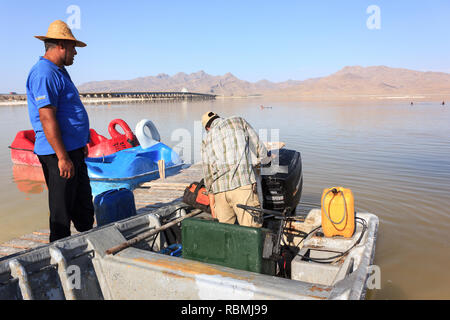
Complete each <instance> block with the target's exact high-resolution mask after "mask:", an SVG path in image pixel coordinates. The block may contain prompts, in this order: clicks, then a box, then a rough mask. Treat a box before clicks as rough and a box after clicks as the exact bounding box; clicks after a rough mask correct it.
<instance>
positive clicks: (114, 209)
mask: <svg viewBox="0 0 450 320" xmlns="http://www.w3.org/2000/svg"><path fill="white" fill-rule="evenodd" d="M94 210H95V219H96V221H97V226H98V227H100V226H103V225H105V224H108V223H111V222H116V221H119V220H122V219H126V218H129V217H131V216H135V215H136V204H135V202H134V195H133V192H132V191H131V190H129V189H112V190H108V191H105V192H103V193H101V194H99V195H98V196H96V197H95V198H94Z"/></svg>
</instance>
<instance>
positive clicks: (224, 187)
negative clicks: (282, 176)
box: [201, 117, 270, 194]
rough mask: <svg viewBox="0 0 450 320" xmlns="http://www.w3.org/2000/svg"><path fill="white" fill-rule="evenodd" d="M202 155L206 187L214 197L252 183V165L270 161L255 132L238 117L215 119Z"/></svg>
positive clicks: (253, 175) (253, 174)
mask: <svg viewBox="0 0 450 320" xmlns="http://www.w3.org/2000/svg"><path fill="white" fill-rule="evenodd" d="M201 154H202V162H203V166H202V168H203V175H204V178H205V185H206V188H207V190H208V192H212V193H214V194H216V193H220V192H224V191H230V190H234V189H236V188H239V187H242V186H246V185H249V184H253V183H255V182H256V179H255V173H254V172H253V166H255V165H257V164H259V163H261V162H263V163H266V162H267V161H268V160H270V158H268V157H267V149H266V147H265V146H264V144H263V143H261V142H260V140H259V137H258V135H257V133H256V131H255V130H254V129H253V128H252V127H251V126H250V124H249V123H248V122H247V121H245V120H244V119H242V118H241V117H231V118H227V119H222V118H218V119H216V120H214V121H213V122H212V124H211V126H210V130H209V131H208V132H207V134H206V137H205V139H204V140H203V142H202V149H201Z"/></svg>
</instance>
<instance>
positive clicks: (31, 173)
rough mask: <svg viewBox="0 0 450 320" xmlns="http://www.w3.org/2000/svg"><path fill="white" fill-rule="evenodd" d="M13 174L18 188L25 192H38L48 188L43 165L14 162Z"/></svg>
mask: <svg viewBox="0 0 450 320" xmlns="http://www.w3.org/2000/svg"><path fill="white" fill-rule="evenodd" d="M12 174H13V180H14V182H15V183H16V185H17V189H19V190H20V191H22V192H24V193H32V194H38V193H41V192H42V191H44V188H46V185H45V178H44V173H43V172H42V168H41V167H35V166H27V165H18V164H13V166H12Z"/></svg>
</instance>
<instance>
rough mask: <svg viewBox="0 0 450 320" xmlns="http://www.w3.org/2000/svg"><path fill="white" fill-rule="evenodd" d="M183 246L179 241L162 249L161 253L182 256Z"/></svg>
mask: <svg viewBox="0 0 450 320" xmlns="http://www.w3.org/2000/svg"><path fill="white" fill-rule="evenodd" d="M182 249H183V246H182V245H181V244H179V243H175V244H172V245H170V246H168V247H167V248H164V249H162V250H161V251H159V253H162V254H166V255H170V256H172V257H181V251H182Z"/></svg>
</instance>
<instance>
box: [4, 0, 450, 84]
mask: <svg viewBox="0 0 450 320" xmlns="http://www.w3.org/2000/svg"><path fill="white" fill-rule="evenodd" d="M70 5H77V6H78V7H79V8H80V10H81V17H80V23H81V24H80V27H81V28H80V29H74V30H73V32H74V34H75V36H76V37H77V38H78V39H80V40H82V41H84V42H86V43H87V44H88V46H87V47H86V48H80V49H79V50H78V55H77V57H76V60H75V64H74V65H73V66H71V67H69V69H68V70H69V73H70V74H71V76H72V79H73V81H74V82H75V84H77V85H79V84H82V83H84V82H87V81H93V80H116V79H133V78H136V77H143V76H149V75H157V74H158V73H167V74H169V75H174V74H175V73H177V72H185V73H191V72H197V71H199V70H204V71H205V72H207V73H209V74H212V75H223V74H225V73H227V72H231V73H233V74H234V75H235V76H237V77H238V78H240V79H244V80H248V81H252V82H254V81H258V80H262V79H267V80H270V81H276V82H279V81H285V80H288V79H295V80H303V79H307V78H311V77H318V76H324V75H328V74H331V73H333V72H336V71H338V70H339V69H341V68H342V67H344V66H347V65H361V66H371V65H387V66H390V67H401V68H408V69H414V70H420V71H442V72H450V58H449V57H450V50H449V49H450V41H449V35H450V19H449V16H450V1H448V0H433V1H423V0H408V1H405V0H370V1H365V0H354V1H351V0H346V1H336V0H317V1H310V0H297V1H264V0H258V1H253V0H245V1H242V0H241V1H234V0H227V1H223V0H222V1H216V0H209V1H195V0H191V1H186V0H184V1H182V0H172V1H162V0H161V1H155V0H147V1H137V0H136V1H133V0H129V1H114V0H110V1H104V0H95V1H94V0H89V1H85V0H70V1H65V0H58V1H56V0H53V1H49V0H41V1H28V0H27V1H25V0H15V1H12V0H0V41H1V42H2V45H1V50H0V61H1V62H0V75H1V78H0V93H1V92H3V93H4V92H9V91H17V92H25V81H26V77H27V74H28V71H29V69H30V68H31V67H32V65H33V64H34V63H35V62H36V61H37V59H38V57H39V56H40V55H43V51H44V50H43V43H42V42H41V41H39V40H37V39H35V38H34V37H33V36H34V35H45V34H46V32H47V28H48V25H49V24H50V22H52V21H53V20H56V19H61V20H64V21H68V18H69V17H70V16H71V14H69V13H67V12H66V11H67V8H68V7H69V6H70ZM370 5H377V6H378V7H379V8H380V13H381V15H380V18H381V20H380V22H381V25H380V27H381V28H380V29H378V30H370V29H368V28H367V26H366V21H367V20H368V19H369V17H370V16H371V14H368V13H367V12H366V10H367V8H368V7H369V6H370Z"/></svg>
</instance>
